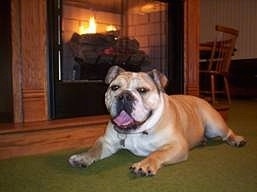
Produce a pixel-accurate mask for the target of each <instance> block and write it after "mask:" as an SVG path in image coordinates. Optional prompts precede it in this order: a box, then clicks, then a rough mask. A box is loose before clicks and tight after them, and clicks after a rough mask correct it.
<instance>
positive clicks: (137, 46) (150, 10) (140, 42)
mask: <svg viewBox="0 0 257 192" xmlns="http://www.w3.org/2000/svg"><path fill="white" fill-rule="evenodd" d="M62 3H63V4H62V17H61V20H60V26H61V29H62V30H61V33H60V40H61V49H60V53H59V56H60V60H59V80H62V81H63V82H73V81H75V82H98V81H100V82H101V81H103V80H104V77H105V75H106V72H107V70H108V69H109V68H110V67H111V66H113V65H119V66H121V67H122V68H124V69H126V70H129V71H148V70H151V69H153V68H156V69H159V70H160V71H162V72H164V73H166V72H167V30H168V29H167V23H168V22H167V21H168V18H167V17H168V14H167V5H166V4H167V3H165V2H162V1H155V0H110V1H102V0H63V2H62Z"/></svg>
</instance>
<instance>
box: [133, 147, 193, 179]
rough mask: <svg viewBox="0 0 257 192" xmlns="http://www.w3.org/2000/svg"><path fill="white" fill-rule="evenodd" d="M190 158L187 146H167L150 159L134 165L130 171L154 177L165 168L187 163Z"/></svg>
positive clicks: (154, 153)
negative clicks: (165, 166)
mask: <svg viewBox="0 0 257 192" xmlns="http://www.w3.org/2000/svg"><path fill="white" fill-rule="evenodd" d="M187 157H188V147H187V145H186V144H185V145H181V144H175V145H171V144H170V145H165V146H163V147H162V148H161V149H159V150H157V151H154V152H153V153H151V154H150V155H149V156H148V157H146V158H145V159H143V160H142V161H139V162H137V163H134V164H133V165H132V166H131V167H130V170H131V172H132V173H134V174H136V175H138V176H153V175H155V174H156V173H157V171H158V170H159V169H160V168H161V167H162V166H163V165H168V164H174V163H178V162H181V161H185V160H186V159H187Z"/></svg>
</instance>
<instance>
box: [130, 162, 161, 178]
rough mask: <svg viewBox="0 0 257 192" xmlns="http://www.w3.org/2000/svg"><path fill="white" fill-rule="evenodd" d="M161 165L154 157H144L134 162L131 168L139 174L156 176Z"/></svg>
mask: <svg viewBox="0 0 257 192" xmlns="http://www.w3.org/2000/svg"><path fill="white" fill-rule="evenodd" d="M159 168H160V166H159V165H158V164H157V162H156V161H155V160H153V159H144V160H142V161H140V162H138V163H134V164H133V165H132V166H131V167H130V168H129V169H130V170H131V172H132V173H134V174H135V175H137V176H154V175H155V174H156V173H157V171H158V169H159Z"/></svg>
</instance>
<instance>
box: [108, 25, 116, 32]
mask: <svg viewBox="0 0 257 192" xmlns="http://www.w3.org/2000/svg"><path fill="white" fill-rule="evenodd" d="M106 31H117V28H116V27H115V26H114V25H107V26H106Z"/></svg>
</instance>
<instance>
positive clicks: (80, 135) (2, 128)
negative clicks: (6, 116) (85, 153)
mask: <svg viewBox="0 0 257 192" xmlns="http://www.w3.org/2000/svg"><path fill="white" fill-rule="evenodd" d="M108 119H109V116H107V115H105V116H94V117H93V116H92V117H80V118H73V119H62V120H53V121H41V122H30V123H18V124H0V159H7V158H11V157H17V156H24V155H32V154H41V153H47V152H52V151H56V150H63V149H71V148H84V147H89V146H91V145H92V144H93V143H94V142H95V140H96V139H97V138H98V137H99V136H101V135H102V134H103V133H104V130H105V127H106V125H107V122H108Z"/></svg>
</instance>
